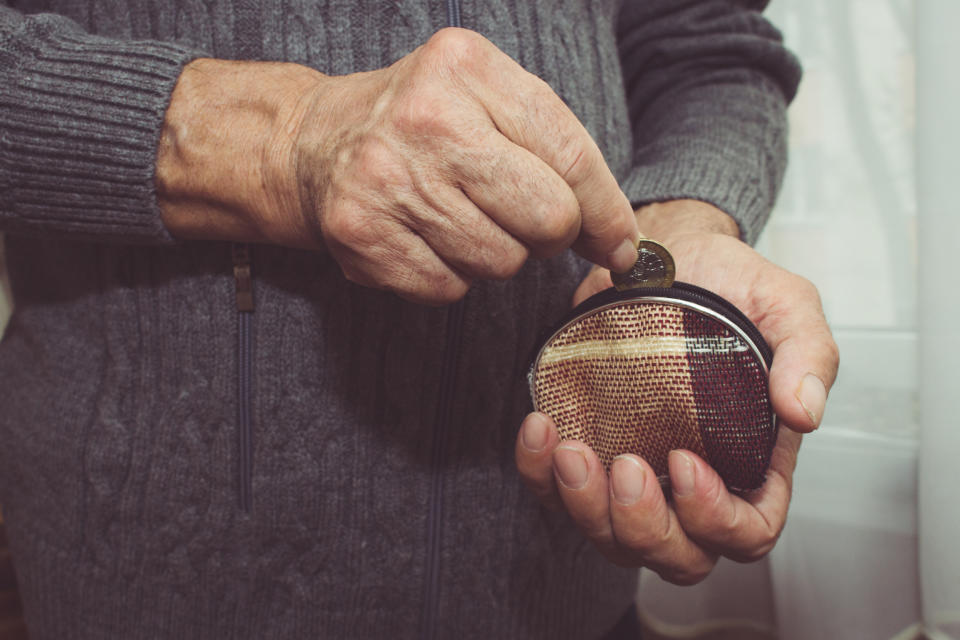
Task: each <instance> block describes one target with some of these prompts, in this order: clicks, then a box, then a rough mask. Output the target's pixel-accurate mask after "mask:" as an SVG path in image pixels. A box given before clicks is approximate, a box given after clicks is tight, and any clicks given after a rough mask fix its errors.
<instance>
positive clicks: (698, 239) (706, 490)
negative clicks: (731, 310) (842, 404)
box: [516, 201, 839, 584]
mask: <svg viewBox="0 0 960 640" xmlns="http://www.w3.org/2000/svg"><path fill="white" fill-rule="evenodd" d="M638 219H639V222H640V227H641V229H643V230H644V231H646V232H647V233H648V234H649V235H650V237H652V238H654V239H657V240H660V241H661V242H663V243H664V244H665V245H666V246H667V247H668V248H669V249H670V251H671V252H672V253H673V256H674V258H675V259H676V263H677V279H678V280H682V281H684V282H690V283H692V284H696V285H699V286H701V287H704V288H706V289H709V290H711V291H714V292H716V293H718V294H719V295H721V296H723V297H724V298H726V299H727V300H729V301H731V302H733V303H734V304H735V305H736V306H737V307H739V308H740V309H741V310H742V311H743V312H744V313H745V314H746V315H747V316H748V317H749V318H750V319H751V320H752V321H753V323H754V324H755V325H757V328H758V329H760V332H761V333H762V334H763V336H764V338H765V339H766V340H767V342H768V343H769V344H770V346H771V347H772V348H773V350H774V359H773V366H772V367H771V371H770V395H771V399H772V402H773V408H774V411H775V412H776V413H777V415H778V416H779V418H780V424H781V425H782V426H784V427H786V428H784V429H781V430H780V434H779V437H778V439H777V443H776V447H775V449H774V452H773V459H772V463H771V466H770V471H769V473H768V476H767V481H766V483H765V484H764V485H763V487H761V488H760V489H759V490H758V491H756V492H753V493H750V494H748V495H747V496H746V497H744V498H741V497H738V496H734V495H732V494H730V493H729V492H728V491H727V490H726V488H725V487H724V484H723V482H722V480H721V479H720V477H719V476H718V475H717V473H716V472H715V471H714V470H713V469H712V468H710V466H709V465H707V464H706V462H704V461H703V460H702V459H700V458H699V457H697V456H696V455H695V454H693V453H691V452H689V451H674V452H671V454H670V458H669V471H670V482H671V484H672V487H673V502H672V503H668V502H667V501H666V499H665V498H664V495H663V492H662V491H661V489H660V486H659V484H658V482H657V479H656V475H655V474H654V472H653V470H652V469H651V468H650V466H649V465H648V464H647V463H646V462H645V461H643V460H642V459H640V458H639V457H637V456H634V455H625V456H621V457H618V458H617V459H616V460H615V461H614V463H613V465H612V467H611V470H610V474H609V477H608V475H607V474H606V473H605V472H604V469H603V467H602V466H601V464H600V461H599V459H598V458H597V456H596V454H594V453H593V451H591V450H590V449H589V448H588V447H587V446H586V445H584V444H583V443H581V442H577V441H568V442H563V443H561V442H560V441H559V438H558V435H557V430H556V427H555V425H554V424H553V422H552V421H551V420H550V418H549V417H547V416H545V415H542V414H538V413H533V414H530V415H529V416H527V418H526V420H524V423H523V425H522V426H521V429H520V433H519V436H518V438H517V445H516V460H517V466H518V468H519V470H520V473H521V475H522V476H523V477H524V479H525V480H526V482H527V484H528V485H529V486H530V487H531V488H532V489H533V491H534V492H535V493H536V494H537V495H538V496H539V497H540V498H541V499H542V500H543V501H544V502H545V503H547V504H548V505H554V506H562V507H564V508H566V510H567V511H568V512H569V513H570V515H571V517H572V518H573V520H574V521H575V522H576V523H577V525H578V526H579V527H580V528H581V530H582V531H583V532H584V534H585V535H586V536H587V537H589V538H590V539H591V540H592V541H593V542H594V544H596V545H597V547H598V548H599V549H600V550H601V551H602V552H603V553H604V554H605V555H606V556H607V557H608V558H610V559H611V560H612V561H614V562H617V563H618V564H623V565H629V566H646V567H649V568H650V569H653V570H654V571H656V572H657V573H658V574H660V575H661V576H662V577H663V578H664V579H666V580H669V581H671V582H675V583H678V584H693V583H695V582H698V581H700V580H702V579H703V578H704V577H706V576H707V574H708V573H709V572H710V570H711V569H712V568H713V566H714V564H715V563H716V561H717V558H718V557H719V556H720V555H724V556H728V557H730V558H733V559H734V560H738V561H749V560H756V559H758V558H760V557H762V556H763V555H765V554H766V553H768V552H769V551H770V550H771V549H772V548H773V545H774V544H775V543H776V540H777V538H778V537H779V535H780V531H781V530H782V528H783V525H784V522H785V520H786V514H787V507H788V505H789V502H790V491H791V482H792V474H793V468H794V465H795V463H796V458H797V450H798V449H799V446H800V438H801V435H800V434H801V433H805V432H809V431H812V430H813V429H815V428H817V426H819V424H820V419H821V418H822V415H823V409H824V406H825V403H826V398H827V392H828V390H829V388H830V386H831V385H832V384H833V381H834V378H835V377H836V372H837V365H838V362H839V356H838V353H837V347H836V344H835V343H834V341H833V338H832V336H831V334H830V330H829V328H828V327H827V323H826V320H825V319H824V316H823V311H822V309H821V306H820V298H819V295H818V294H817V291H816V289H815V288H814V286H813V285H812V284H810V283H809V282H808V281H807V280H804V279H803V278H801V277H799V276H796V275H794V274H791V273H789V272H788V271H786V270H784V269H781V268H780V267H777V266H776V265H774V264H772V263H771V262H769V261H767V260H766V259H764V258H763V257H762V256H760V255H759V254H758V253H756V252H755V251H754V250H753V249H751V248H750V247H749V246H747V245H746V244H744V243H742V242H740V240H738V239H737V238H735V237H731V235H728V234H730V233H731V232H735V230H736V224H735V223H733V221H732V220H731V219H730V218H729V217H728V216H726V215H725V214H723V213H722V212H720V211H719V210H717V209H715V208H713V207H711V206H710V205H706V204H704V203H699V202H692V201H675V202H671V203H662V204H657V205H651V206H649V207H645V208H644V209H642V210H641V211H639V212H638ZM609 286H611V283H610V275H609V272H607V271H605V270H602V269H595V270H594V271H593V272H591V274H590V275H589V276H588V277H587V278H586V280H584V282H583V283H582V284H581V286H580V288H579V289H578V290H577V292H576V295H575V300H574V301H575V302H579V301H581V300H583V299H585V298H586V297H588V296H589V295H592V294H593V293H596V292H597V291H599V290H601V289H605V288H608V287H609Z"/></svg>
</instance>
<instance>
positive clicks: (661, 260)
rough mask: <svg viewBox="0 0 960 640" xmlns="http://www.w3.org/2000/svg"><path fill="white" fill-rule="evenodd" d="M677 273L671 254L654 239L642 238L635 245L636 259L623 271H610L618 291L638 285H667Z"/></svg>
mask: <svg viewBox="0 0 960 640" xmlns="http://www.w3.org/2000/svg"><path fill="white" fill-rule="evenodd" d="M676 274H677V267H676V265H675V264H674V262H673V256H671V255H670V252H669V251H667V248H666V247H665V246H663V245H662V244H660V243H659V242H657V241H656V240H648V239H646V238H645V239H643V240H641V241H640V246H638V247H637V261H636V262H635V263H634V264H633V267H631V269H630V270H629V271H627V272H625V273H616V272H611V273H610V278H611V279H612V280H613V284H614V286H615V287H616V288H617V289H618V290H619V291H625V290H627V289H637V288H640V287H669V286H670V285H672V284H673V279H674V277H675V276H676Z"/></svg>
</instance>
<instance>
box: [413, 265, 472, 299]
mask: <svg viewBox="0 0 960 640" xmlns="http://www.w3.org/2000/svg"><path fill="white" fill-rule="evenodd" d="M469 289H470V281H469V280H465V279H463V278H460V277H458V276H456V275H455V274H454V273H452V272H450V271H447V272H441V273H436V274H433V275H432V276H431V277H429V278H427V279H426V286H425V287H424V291H423V297H424V299H425V300H426V301H427V303H428V304H431V305H436V306H442V305H446V304H452V303H454V302H456V301H457V300H460V299H461V298H463V297H464V296H465V295H467V291H469Z"/></svg>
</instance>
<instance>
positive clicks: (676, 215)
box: [636, 199, 740, 247]
mask: <svg viewBox="0 0 960 640" xmlns="http://www.w3.org/2000/svg"><path fill="white" fill-rule="evenodd" d="M636 216H637V224H638V225H639V227H640V230H641V232H642V233H644V234H645V235H646V236H647V237H649V238H652V239H653V240H657V241H659V242H662V243H663V244H665V245H666V246H667V247H669V246H670V243H671V242H673V241H674V240H676V239H677V238H679V237H681V236H684V235H689V234H716V235H725V236H731V237H734V238H739V237H740V227H739V225H738V224H737V222H736V220H734V219H733V218H732V217H730V215H728V214H727V213H725V212H724V211H722V210H720V209H718V208H717V207H715V206H713V205H712V204H709V203H706V202H703V201H700V200H686V199H684V200H667V201H664V202H654V203H651V204H648V205H644V206H642V207H640V208H638V209H637V211H636Z"/></svg>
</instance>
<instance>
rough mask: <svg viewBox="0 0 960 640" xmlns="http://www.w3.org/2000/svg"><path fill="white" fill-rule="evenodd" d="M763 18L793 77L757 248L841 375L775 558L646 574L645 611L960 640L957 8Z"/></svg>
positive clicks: (883, 7)
mask: <svg viewBox="0 0 960 640" xmlns="http://www.w3.org/2000/svg"><path fill="white" fill-rule="evenodd" d="M767 15H768V16H769V17H770V18H771V20H773V22H774V23H775V24H777V25H778V26H779V27H780V28H781V29H782V30H783V31H784V35H785V38H786V41H787V44H788V45H789V46H790V47H791V48H792V49H793V50H794V51H796V52H797V53H798V54H799V56H800V57H801V59H802V61H803V64H804V67H805V76H804V80H803V83H802V85H801V89H800V93H799V95H798V96H797V99H796V101H795V103H794V104H793V106H792V107H791V112H790V120H791V164H790V168H789V170H788V176H787V180H786V183H785V185H784V191H783V193H782V195H781V198H780V200H779V203H778V206H777V210H776V211H775V213H774V216H773V218H772V219H771V223H770V224H769V226H768V228H767V230H766V232H765V234H764V236H763V238H762V239H761V241H760V243H759V248H760V250H761V251H762V252H764V253H765V254H766V255H768V256H769V257H771V258H772V259H773V260H774V261H776V262H778V263H780V264H782V265H784V266H786V267H787V268H789V269H791V270H793V271H796V272H798V273H800V274H802V275H804V276H806V277H807V278H809V279H811V280H812V281H813V282H814V283H815V284H816V285H817V286H818V287H819V289H820V292H821V295H822V297H823V300H824V307H825V310H826V313H827V316H828V319H829V320H830V322H831V326H832V327H833V329H834V332H835V335H836V338H837V342H838V344H839V346H840V354H841V367H840V377H839V379H838V381H837V384H836V386H835V387H834V389H833V392H832V394H831V398H830V402H829V403H828V405H827V412H826V416H825V420H824V423H823V426H822V427H821V428H820V430H819V431H818V432H817V433H815V434H812V435H810V436H808V437H806V438H805V440H804V443H803V447H802V449H801V452H800V461H799V465H798V469H797V473H796V483H795V489H794V499H793V504H792V507H791V511H790V516H789V520H788V525H787V527H786V529H785V531H784V534H783V536H782V538H781V540H780V542H779V544H778V545H777V548H776V549H775V550H774V551H773V553H772V554H771V555H770V557H769V558H768V559H767V560H766V561H764V562H763V563H760V564H758V565H749V566H741V565H734V564H732V563H727V564H723V565H721V566H720V567H719V570H718V571H717V572H716V574H715V575H713V576H711V577H710V578H709V579H708V580H707V581H706V582H705V583H704V584H702V585H698V586H697V587H694V588H692V589H680V588H676V587H672V586H669V585H665V584H663V583H662V582H660V581H659V580H658V579H657V578H656V577H655V576H652V575H644V576H643V577H642V580H641V589H640V594H639V596H640V597H639V602H640V607H641V612H642V614H643V616H644V617H645V619H646V621H647V623H648V624H650V625H651V626H654V627H659V628H660V630H661V631H662V632H670V631H672V632H674V633H675V635H676V634H677V633H679V632H680V631H683V632H685V633H687V636H686V637H690V633H692V632H696V631H697V630H698V629H702V630H706V629H709V628H715V627H731V626H733V627H738V628H739V629H741V630H742V633H743V634H744V635H743V637H748V636H747V635H746V634H747V632H748V631H750V632H751V633H753V635H751V636H749V637H755V636H756V637H764V636H768V637H773V636H774V635H776V636H777V637H779V638H783V639H785V640H793V639H796V640H800V639H807V638H844V639H855V638H863V639H865V640H866V639H871V640H875V639H878V638H913V637H916V636H917V635H918V634H919V633H921V632H923V633H926V634H927V635H928V636H931V637H939V638H955V639H958V640H960V552H958V548H960V546H958V542H960V497H958V495H957V494H958V492H960V482H958V474H957V472H956V471H955V469H956V468H957V467H958V466H960V420H958V419H957V417H956V414H957V410H956V408H955V406H953V404H952V403H951V400H954V399H955V398H958V397H960V385H958V384H957V382H958V381H960V375H958V374H957V373H956V370H957V365H958V363H960V348H958V347H960V344H958V343H960V340H958V332H957V330H956V326H957V323H958V320H957V318H958V317H960V316H958V312H960V300H958V299H960V296H958V290H960V287H958V284H957V280H958V278H960V276H958V275H957V274H958V271H960V269H958V268H957V266H956V265H957V260H958V258H960V205H958V204H957V198H958V197H960V162H958V159H957V158H958V156H960V116H958V114H960V71H958V69H957V64H958V63H960V35H958V31H957V29H958V27H960V2H958V1H957V0H916V1H915V2H911V1H910V0H806V1H805V2H787V1H786V0H775V1H774V2H773V3H772V6H771V7H770V9H769V10H768V12H767ZM915 87H918V89H919V91H916V90H915ZM915 98H918V99H915ZM915 103H916V104H915ZM915 167H916V168H917V171H916V172H915V170H914V169H915ZM918 273H919V278H918ZM918 477H919V481H918ZM918 505H919V509H918ZM757 634H759V635H757Z"/></svg>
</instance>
